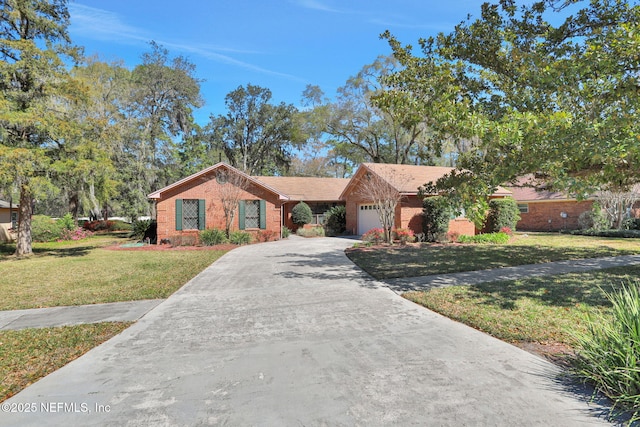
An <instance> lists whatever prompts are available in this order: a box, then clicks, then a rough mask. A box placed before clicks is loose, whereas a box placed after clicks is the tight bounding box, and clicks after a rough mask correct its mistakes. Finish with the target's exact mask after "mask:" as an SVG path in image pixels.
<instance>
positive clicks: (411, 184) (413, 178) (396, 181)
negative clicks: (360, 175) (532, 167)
mask: <svg viewBox="0 0 640 427" xmlns="http://www.w3.org/2000/svg"><path fill="white" fill-rule="evenodd" d="M361 167H364V168H367V169H369V170H370V171H372V172H374V173H375V174H377V175H379V176H380V177H381V178H383V179H385V180H386V181H388V182H389V183H390V184H391V185H392V186H393V187H394V188H395V189H396V190H398V191H399V192H400V193H403V194H417V193H418V188H419V187H421V186H423V185H425V184H426V183H428V182H435V181H437V180H438V179H440V178H442V177H443V176H444V175H446V174H448V173H449V172H451V171H453V170H454V169H455V168H451V167H445V166H422V165H395V164H386V163H363V164H362V165H361ZM493 195H494V196H510V195H511V192H510V191H509V190H507V189H505V188H503V187H498V188H497V190H496V191H495V192H494V193H493Z"/></svg>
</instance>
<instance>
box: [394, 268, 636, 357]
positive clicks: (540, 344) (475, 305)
mask: <svg viewBox="0 0 640 427" xmlns="http://www.w3.org/2000/svg"><path fill="white" fill-rule="evenodd" d="M639 275H640V266H630V267H620V268H612V269H607V270H598V271H592V272H585V273H569V274H562V275H558V276H552V277H532V278H528V279H520V280H514V281H498V282H491V283H480V284H477V285H469V286H449V287H444V288H437V289H432V290H429V291H426V292H407V293H405V294H403V296H404V297H405V298H407V299H409V300H411V301H414V302H416V303H418V304H420V305H423V306H425V307H427V308H429V309H430V310H433V311H436V312H438V313H440V314H443V315H444V316H447V317H449V318H451V319H454V320H457V321H459V322H462V323H465V324H467V325H469V326H471V327H473V328H476V329H479V330H481V331H484V332H486V333H488V334H490V335H492V336H494V337H496V338H499V339H502V340H504V341H507V342H511V343H514V344H517V345H520V346H522V347H524V348H526V349H528V350H534V351H536V352H538V353H542V354H543V355H546V356H551V357H555V356H557V355H558V353H563V352H566V351H570V349H571V347H572V346H573V345H574V339H573V337H572V333H574V332H583V331H585V322H584V319H585V314H586V313H588V312H593V311H600V312H604V313H608V312H610V309H611V304H610V303H609V301H608V300H607V298H606V297H605V295H604V293H603V290H604V291H607V292H608V291H611V290H612V289H613V288H616V289H617V288H619V287H620V286H621V285H622V284H623V283H627V282H628V281H629V280H631V279H634V278H637V277H638V276H639Z"/></svg>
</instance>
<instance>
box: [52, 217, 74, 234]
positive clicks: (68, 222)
mask: <svg viewBox="0 0 640 427" xmlns="http://www.w3.org/2000/svg"><path fill="white" fill-rule="evenodd" d="M56 222H57V223H58V226H60V229H61V230H68V231H72V230H75V229H76V222H75V220H74V219H73V216H72V215H71V214H70V213H67V214H65V215H64V216H63V217H62V218H58V219H57V220H56Z"/></svg>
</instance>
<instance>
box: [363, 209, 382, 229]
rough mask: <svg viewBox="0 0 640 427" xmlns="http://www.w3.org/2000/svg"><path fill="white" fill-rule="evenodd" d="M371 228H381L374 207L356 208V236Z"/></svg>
mask: <svg viewBox="0 0 640 427" xmlns="http://www.w3.org/2000/svg"><path fill="white" fill-rule="evenodd" d="M372 228H382V224H381V223H380V217H379V216H378V211H377V210H376V207H375V206H374V205H360V206H358V234H360V235H362V234H364V233H366V232H367V231H369V230H371V229H372Z"/></svg>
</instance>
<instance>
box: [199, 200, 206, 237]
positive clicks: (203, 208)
mask: <svg viewBox="0 0 640 427" xmlns="http://www.w3.org/2000/svg"><path fill="white" fill-rule="evenodd" d="M205 211H206V205H205V201H204V199H199V200H198V230H204V229H205V228H207V222H206V219H207V218H206V215H205Z"/></svg>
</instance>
